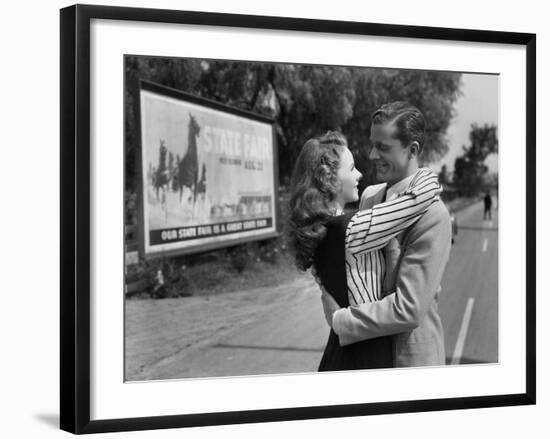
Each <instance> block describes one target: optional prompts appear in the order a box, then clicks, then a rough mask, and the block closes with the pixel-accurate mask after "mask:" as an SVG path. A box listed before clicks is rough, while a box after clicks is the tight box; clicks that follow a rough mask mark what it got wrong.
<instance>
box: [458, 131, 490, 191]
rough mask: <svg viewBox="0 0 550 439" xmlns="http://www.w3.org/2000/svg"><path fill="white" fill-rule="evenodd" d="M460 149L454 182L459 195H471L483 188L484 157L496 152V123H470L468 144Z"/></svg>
mask: <svg viewBox="0 0 550 439" xmlns="http://www.w3.org/2000/svg"><path fill="white" fill-rule="evenodd" d="M462 149H463V151H464V154H463V155H462V156H460V157H457V159H456V160H455V170H454V183H455V184H456V185H457V186H458V190H459V192H460V194H461V195H466V196H472V195H475V194H476V193H478V192H479V191H480V190H482V189H484V187H483V186H484V181H485V179H484V177H485V174H486V173H487V170H488V168H487V166H486V165H485V163H484V162H485V159H486V158H487V156H488V155H489V154H493V153H498V139H497V127H496V125H488V124H484V125H483V126H478V125H477V124H472V127H471V130H470V146H469V147H466V146H463V147H462Z"/></svg>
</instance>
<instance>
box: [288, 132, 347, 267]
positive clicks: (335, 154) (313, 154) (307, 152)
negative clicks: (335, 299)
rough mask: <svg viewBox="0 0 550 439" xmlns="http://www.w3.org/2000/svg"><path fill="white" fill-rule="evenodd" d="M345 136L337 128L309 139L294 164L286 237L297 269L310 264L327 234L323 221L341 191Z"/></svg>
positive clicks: (326, 218)
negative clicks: (339, 175) (339, 173)
mask: <svg viewBox="0 0 550 439" xmlns="http://www.w3.org/2000/svg"><path fill="white" fill-rule="evenodd" d="M346 147H347V141H346V138H345V137H344V136H343V135H342V134H341V133H339V132H337V131H329V132H327V133H326V134H325V135H323V136H321V137H319V138H314V139H310V140H308V141H307V142H306V143H305V144H304V146H303V147H302V150H301V151H300V154H299V155H298V158H297V160H296V164H295V165H294V170H293V173H292V179H291V184H290V206H289V213H290V218H289V221H288V224H287V227H288V237H289V242H290V245H291V248H292V249H293V251H294V257H295V263H296V266H297V267H298V268H299V269H300V270H304V271H305V270H307V269H308V268H309V267H311V265H312V264H313V257H314V255H315V250H316V249H317V247H318V245H319V243H320V242H321V240H322V239H323V238H324V237H325V234H326V222H327V220H328V218H329V217H330V216H331V215H332V214H333V204H334V201H335V200H336V196H337V194H338V193H339V191H340V188H341V185H340V180H339V179H338V168H339V166H340V154H341V153H342V151H343V150H344V148H346Z"/></svg>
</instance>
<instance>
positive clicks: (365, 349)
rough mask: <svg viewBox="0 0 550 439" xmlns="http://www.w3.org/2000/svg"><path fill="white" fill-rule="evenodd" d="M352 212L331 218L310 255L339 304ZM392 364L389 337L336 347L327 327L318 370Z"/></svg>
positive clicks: (343, 297) (344, 302) (344, 297)
mask: <svg viewBox="0 0 550 439" xmlns="http://www.w3.org/2000/svg"><path fill="white" fill-rule="evenodd" d="M353 213H354V212H351V213H348V214H345V215H339V216H334V217H331V218H330V220H329V221H328V223H327V234H326V236H325V239H324V240H323V241H322V243H321V244H320V245H319V247H318V249H317V251H316V253H315V258H314V262H313V263H314V265H315V269H316V270H317V274H318V276H319V278H320V280H321V282H322V284H323V286H324V287H325V289H326V290H327V292H328V293H329V294H330V295H331V296H332V297H334V299H335V300H336V302H337V303H338V305H340V307H342V308H345V307H348V306H349V301H348V292H347V283H346V265H345V264H346V260H345V238H346V227H347V225H348V222H349V220H350V219H351V217H352V216H353ZM392 366H393V357H392V337H391V336H387V337H378V338H372V339H369V340H364V341H360V342H357V343H353V344H350V345H347V346H344V347H342V346H340V344H339V342H338V336H337V335H336V334H335V333H334V331H333V330H332V329H331V331H330V335H329V338H328V342H327V346H326V347H325V351H324V353H323V357H322V358H321V363H320V364H319V371H320V372H323V371H331V370H332V371H334V370H351V369H375V368H385V367H392Z"/></svg>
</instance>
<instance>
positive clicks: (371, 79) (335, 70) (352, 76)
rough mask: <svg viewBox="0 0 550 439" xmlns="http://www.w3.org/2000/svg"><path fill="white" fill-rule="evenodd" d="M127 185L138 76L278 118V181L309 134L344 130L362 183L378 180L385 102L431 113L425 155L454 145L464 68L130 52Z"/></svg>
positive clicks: (135, 139) (130, 183)
mask: <svg viewBox="0 0 550 439" xmlns="http://www.w3.org/2000/svg"><path fill="white" fill-rule="evenodd" d="M125 61H126V63H125V71H126V78H125V79H126V90H125V97H126V104H125V116H126V117H125V120H126V127H125V128H126V131H125V141H126V163H127V164H128V166H127V167H126V170H127V173H126V187H127V189H128V190H129V191H130V192H134V191H135V190H136V188H137V179H136V177H137V176H136V172H137V170H138V169H140V167H139V166H137V165H136V166H132V164H133V163H135V160H136V157H137V154H136V151H137V147H138V145H139V133H138V132H137V126H138V124H137V118H138V116H139V115H138V114H137V103H138V99H139V95H138V93H139V80H140V79H146V80H150V81H153V82H157V83H160V84H163V85H166V86H169V87H173V88H177V89H179V90H182V91H185V92H189V93H193V94H196V95H198V96H202V97H205V98H208V99H213V100H216V101H219V102H222V103H224V104H227V105H230V106H234V107H237V108H241V109H244V110H249V111H254V112H257V113H261V114H264V115H267V116H270V117H272V118H274V120H275V126H276V132H277V141H278V145H279V148H278V154H279V157H278V160H279V180H280V181H281V182H284V181H285V180H286V179H287V178H288V176H289V174H290V172H291V171H292V166H293V164H294V162H295V159H296V157H297V155H298V153H299V151H300V148H301V147H302V145H303V144H304V143H305V141H306V140H307V139H308V138H311V137H314V136H318V135H321V134H323V133H324V132H326V131H327V130H334V129H337V130H341V131H342V132H343V133H344V134H345V135H346V137H347V138H348V141H349V146H350V149H351V151H352V153H353V154H354V156H355V159H356V163H357V167H358V168H359V169H360V170H361V172H362V173H363V175H364V178H363V180H362V182H361V183H362V186H363V187H364V186H365V185H366V184H368V183H373V182H374V174H375V173H374V172H373V169H372V168H373V167H372V164H371V163H370V161H369V160H368V154H369V151H370V146H369V135H370V115H371V114H372V113H373V112H374V111H375V110H376V109H377V108H378V107H380V106H381V105H382V104H384V103H387V102H390V101H395V100H407V101H409V102H410V103H411V104H413V105H416V106H418V107H419V108H420V109H421V110H422V111H423V113H424V114H425V116H426V120H427V124H428V127H427V139H426V144H425V145H424V148H423V150H422V155H421V159H422V160H423V161H424V162H425V163H429V162H432V161H435V160H437V159H439V158H440V157H442V156H443V155H444V154H445V153H446V152H447V151H448V145H447V139H446V137H445V136H446V130H447V128H448V126H449V123H450V121H451V118H452V115H453V104H454V102H455V101H456V99H457V98H458V96H459V93H460V84H461V75H460V74H456V73H448V72H428V71H412V70H411V71H404V70H390V69H376V68H364V67H361V68H359V67H340V66H321V65H301V64H283V63H256V62H233V61H223V60H198V59H181V58H155V57H141V56H127V57H126V59H125Z"/></svg>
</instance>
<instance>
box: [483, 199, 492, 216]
mask: <svg viewBox="0 0 550 439" xmlns="http://www.w3.org/2000/svg"><path fill="white" fill-rule="evenodd" d="M483 203H484V205H485V210H484V211H483V219H484V220H486V219H489V221H490V220H491V219H492V216H491V209H492V207H493V199H492V198H491V193H490V192H487V193H486V194H485V197H484V198H483Z"/></svg>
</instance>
